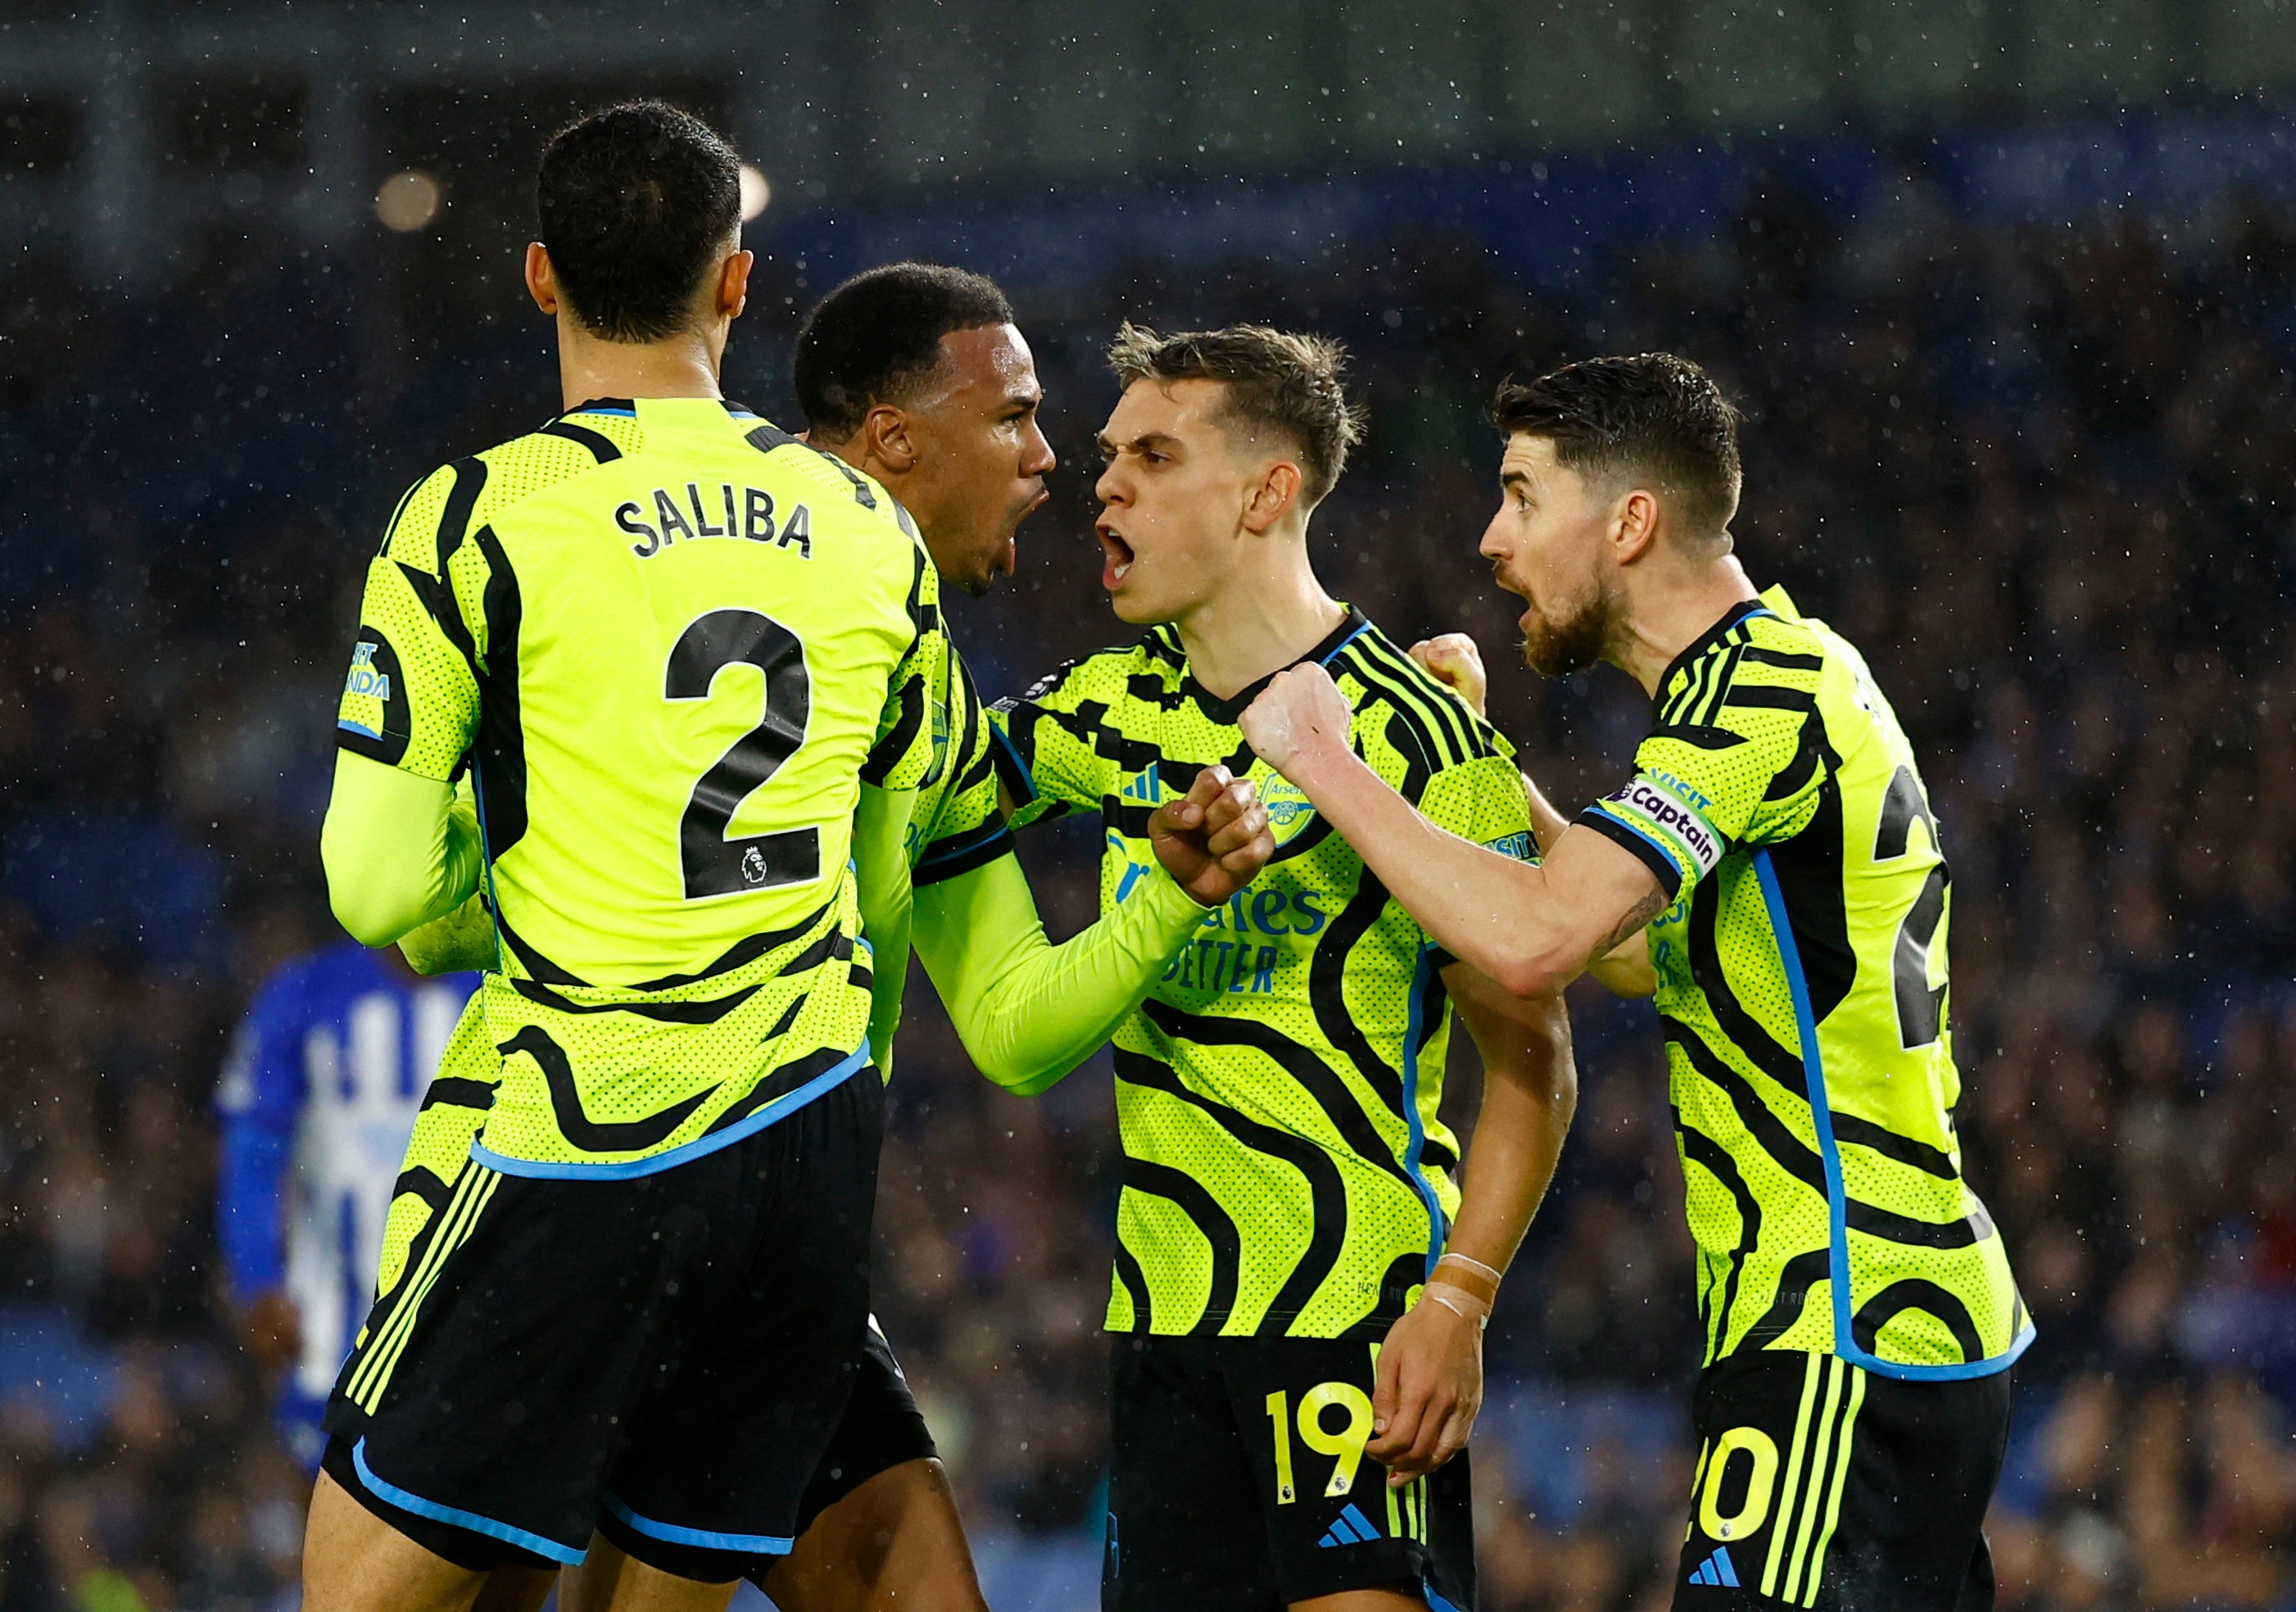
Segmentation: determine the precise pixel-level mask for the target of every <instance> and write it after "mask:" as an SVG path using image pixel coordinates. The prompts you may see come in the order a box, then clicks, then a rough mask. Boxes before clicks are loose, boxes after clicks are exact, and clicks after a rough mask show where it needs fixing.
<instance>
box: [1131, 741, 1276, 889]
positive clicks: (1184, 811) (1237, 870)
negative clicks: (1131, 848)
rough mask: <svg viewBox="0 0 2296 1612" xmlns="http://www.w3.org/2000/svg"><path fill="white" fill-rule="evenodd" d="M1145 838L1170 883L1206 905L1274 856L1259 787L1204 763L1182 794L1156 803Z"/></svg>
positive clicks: (1243, 881)
mask: <svg viewBox="0 0 2296 1612" xmlns="http://www.w3.org/2000/svg"><path fill="white" fill-rule="evenodd" d="M1148 843H1149V845H1150V846H1151V847H1153V848H1154V850H1155V852H1156V860H1157V861H1158V862H1160V863H1162V864H1163V866H1164V871H1166V872H1167V873H1169V874H1170V875H1171V876H1172V882H1173V883H1174V884H1177V885H1178V886H1179V887H1180V888H1182V889H1184V890H1185V891H1186V892H1187V893H1188V894H1189V896H1191V897H1193V899H1194V900H1195V902H1196V903H1197V904H1198V905H1200V906H1207V907H1216V906H1218V905H1219V904H1221V903H1222V902H1224V901H1226V899H1227V898H1228V897H1229V896H1233V895H1234V894H1235V893H1236V892H1237V891H1238V890H1240V889H1242V888H1243V887H1244V886H1246V885H1248V884H1250V883H1251V881H1252V880H1255V879H1257V878H1259V870H1260V869H1262V868H1264V867H1266V866H1267V859H1268V858H1269V857H1271V856H1273V855H1275V836H1274V835H1273V834H1271V833H1269V832H1268V830H1267V807H1266V806H1262V805H1260V804H1259V786H1258V785H1256V784H1254V783H1253V782H1252V781H1251V780H1250V779H1249V778H1238V777H1236V776H1235V775H1234V773H1230V772H1229V771H1228V770H1227V769H1226V767H1222V766H1210V767H1206V768H1205V769H1204V770H1203V771H1202V772H1201V773H1197V774H1196V781H1195V782H1194V783H1193V784H1192V785H1191V786H1190V787H1189V790H1188V792H1187V793H1186V794H1185V795H1183V796H1182V797H1180V798H1179V799H1177V800H1168V801H1166V802H1165V803H1164V804H1163V805H1162V806H1158V807H1157V808H1156V810H1155V812H1154V814H1152V815H1151V816H1150V817H1149V819H1148Z"/></svg>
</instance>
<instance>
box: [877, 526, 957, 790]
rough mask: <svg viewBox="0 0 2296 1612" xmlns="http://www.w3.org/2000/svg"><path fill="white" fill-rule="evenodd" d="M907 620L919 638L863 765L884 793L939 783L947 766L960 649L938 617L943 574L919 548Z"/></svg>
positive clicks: (898, 671) (904, 660) (894, 683)
mask: <svg viewBox="0 0 2296 1612" xmlns="http://www.w3.org/2000/svg"><path fill="white" fill-rule="evenodd" d="M913 548H914V556H915V561H914V563H915V570H914V576H913V580H912V582H911V584H910V589H909V617H910V619H911V621H912V622H913V623H914V626H915V629H916V635H915V637H914V639H913V640H912V641H911V642H910V644H909V648H908V652H907V653H906V654H905V655H904V656H902V657H901V662H900V664H899V665H898V666H897V667H894V668H893V675H892V677H891V679H890V682H889V683H888V684H887V687H886V691H885V708H884V711H883V714H882V715H881V716H879V717H878V720H877V736H876V738H875V740H874V741H873V742H872V744H871V745H870V747H869V757H868V759H867V760H866V761H865V762H863V763H862V765H861V781H862V782H864V783H865V784H869V785H871V786H873V787H874V788H876V789H880V790H896V791H906V790H922V789H924V788H926V787H928V786H930V785H932V784H936V783H938V782H939V781H940V777H941V774H942V773H943V772H944V771H945V770H946V769H947V765H948V744H949V702H950V700H952V699H953V698H955V695H954V686H955V684H954V680H955V675H956V670H955V661H956V651H955V647H954V646H953V645H951V644H950V642H949V641H948V629H947V625H946V624H945V623H944V622H943V621H942V619H941V614H940V573H939V572H938V571H936V570H935V569H933V564H932V561H931V560H930V559H929V558H927V556H926V554H925V552H924V549H923V547H922V545H921V544H918V545H913Z"/></svg>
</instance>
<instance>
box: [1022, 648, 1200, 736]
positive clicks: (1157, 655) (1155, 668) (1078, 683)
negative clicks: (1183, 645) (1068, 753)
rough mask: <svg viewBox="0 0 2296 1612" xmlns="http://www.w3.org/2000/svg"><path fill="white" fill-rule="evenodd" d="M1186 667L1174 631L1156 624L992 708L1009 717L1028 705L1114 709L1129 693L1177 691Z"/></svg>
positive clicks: (1059, 669) (1052, 708)
mask: <svg viewBox="0 0 2296 1612" xmlns="http://www.w3.org/2000/svg"><path fill="white" fill-rule="evenodd" d="M1185 669H1186V661H1185V658H1184V657H1183V655H1182V654H1181V652H1180V648H1179V643H1178V641H1177V639H1176V638H1175V637H1174V636H1173V635H1172V629H1171V628H1169V627H1162V626H1160V627H1155V628H1152V629H1151V630H1150V631H1149V632H1148V633H1147V634H1144V636H1143V637H1142V638H1141V639H1140V640H1139V641H1138V642H1136V643H1129V644H1119V645H1115V646H1112V647H1111V648H1108V649H1104V650H1097V651H1094V652H1093V653H1092V654H1089V655H1086V656H1083V657H1081V658H1080V659H1075V660H1071V661H1068V662H1066V663H1065V664H1063V665H1061V666H1058V667H1054V669H1053V670H1052V671H1050V672H1048V673H1046V675H1044V676H1042V677H1039V678H1038V679H1037V681H1036V682H1034V683H1030V684H1029V686H1028V687H1027V688H1026V689H1024V690H1022V691H1021V694H1020V695H1019V697H1018V698H1008V699H1005V700H998V701H997V702H996V710H998V711H1000V712H1003V713H1005V714H1006V715H1011V714H1013V713H1014V712H1016V711H1020V710H1023V709H1028V708H1033V709H1036V710H1038V711H1044V712H1073V711H1076V710H1078V709H1079V708H1082V707H1084V706H1087V705H1099V706H1103V707H1110V708H1112V707H1114V706H1115V705H1116V703H1117V702H1118V701H1119V700H1122V699H1123V698H1124V697H1125V696H1126V695H1127V694H1129V693H1135V692H1146V691H1150V690H1151V689H1152V690H1153V691H1155V692H1157V693H1159V694H1161V693H1164V692H1167V691H1171V690H1176V689H1177V687H1178V686H1179V682H1180V679H1181V677H1182V676H1183V675H1184V674H1185Z"/></svg>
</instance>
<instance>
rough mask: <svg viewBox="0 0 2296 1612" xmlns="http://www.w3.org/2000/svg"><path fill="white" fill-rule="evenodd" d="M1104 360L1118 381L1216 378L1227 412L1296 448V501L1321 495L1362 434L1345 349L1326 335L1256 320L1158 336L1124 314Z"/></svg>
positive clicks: (1305, 502) (1315, 500)
mask: <svg viewBox="0 0 2296 1612" xmlns="http://www.w3.org/2000/svg"><path fill="white" fill-rule="evenodd" d="M1108 364H1109V367H1110V368H1111V369H1113V370H1114V371H1115V372H1116V378H1117V379H1118V380H1120V381H1122V382H1123V383H1124V384H1125V385H1126V386H1130V385H1131V384H1132V383H1133V382H1134V381H1136V380H1167V381H1169V380H1217V381H1219V382H1221V383H1222V384H1223V385H1225V386H1226V388H1227V402H1226V407H1225V409H1224V411H1223V412H1224V413H1226V415H1227V416H1228V418H1230V419H1232V420H1236V421H1242V423H1243V424H1244V425H1246V426H1247V427H1265V428H1266V429H1267V430H1274V431H1278V432H1281V433H1282V434H1283V436H1285V437H1287V438H1291V440H1292V446H1295V447H1297V448H1298V449H1299V450H1300V503H1301V504H1302V505H1303V506H1305V507H1307V508H1311V509H1312V508H1313V507H1314V506H1315V505H1316V504H1318V503H1322V502H1323V499H1324V494H1326V493H1328V492H1330V491H1331V490H1332V487H1333V484H1335V483H1336V482H1337V481H1338V480H1339V479H1340V472H1341V471H1344V470H1346V469H1347V468H1348V450H1349V448H1351V447H1354V446H1356V445H1357V443H1359V442H1361V441H1362V440H1363V436H1364V414H1363V410H1362V409H1360V408H1358V407H1357V405H1354V404H1353V403H1350V402H1349V400H1348V394H1347V387H1346V384H1345V372H1346V369H1347V364H1348V350H1347V348H1344V347H1341V345H1340V344H1339V343H1338V342H1336V341H1334V340H1332V339H1331V338H1330V337H1328V336H1303V335H1297V334H1294V333H1293V332H1292V331H1279V330H1272V329H1270V328H1269V327H1268V326H1267V325H1264V324H1231V325H1228V326H1226V328H1225V329H1222V330H1217V331H1181V332H1180V333H1178V334H1177V335H1172V336H1160V335H1158V334H1157V333H1156V332H1155V331H1152V330H1150V329H1148V328H1147V327H1146V326H1145V325H1138V324H1135V323H1132V322H1131V321H1130V320H1126V321H1125V322H1124V326H1123V328H1122V329H1121V330H1119V331H1117V332H1116V340H1114V341H1113V342H1112V343H1111V344H1110V346H1109V349H1108Z"/></svg>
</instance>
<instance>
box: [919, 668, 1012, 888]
mask: <svg viewBox="0 0 2296 1612" xmlns="http://www.w3.org/2000/svg"><path fill="white" fill-rule="evenodd" d="M950 689H951V695H952V699H951V702H950V704H951V708H950V714H949V732H951V734H952V735H953V738H952V739H951V741H950V743H949V761H948V765H947V767H946V768H945V769H943V771H942V773H941V777H940V780H939V782H938V783H936V784H933V785H932V786H931V787H929V788H927V789H926V790H923V791H922V792H921V793H920V794H919V796H918V798H917V809H916V814H915V817H914V821H913V823H912V825H911V828H910V833H909V843H910V855H909V861H910V863H912V864H913V865H914V868H915V881H916V883H917V884H918V886H919V887H921V888H922V886H925V885H930V884H938V883H939V881H940V880H944V879H954V878H955V877H956V876H957V875H958V874H960V873H969V872H971V871H972V870H973V869H975V868H978V867H985V866H986V865H988V863H991V862H994V861H995V860H996V858H997V857H999V856H1002V855H1005V853H1007V852H1008V851H1010V850H1011V849H1012V848H1013V831H1012V830H1011V829H1009V828H1007V827H1006V826H1005V814H1004V812H1003V811H1002V810H1001V809H1000V808H999V806H998V805H997V799H996V763H995V758H994V755H993V747H994V746H995V744H996V740H995V738H994V737H993V733H994V730H993V729H992V728H991V726H990V724H989V720H988V708H986V707H985V706H983V705H982V704H981V702H980V692H979V691H978V690H976V689H975V688H974V687H973V683H972V675H971V674H970V673H969V672H967V671H966V670H965V668H964V663H963V662H962V661H959V662H958V664H957V666H956V668H955V676H954V677H953V678H952V679H951V680H950Z"/></svg>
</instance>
